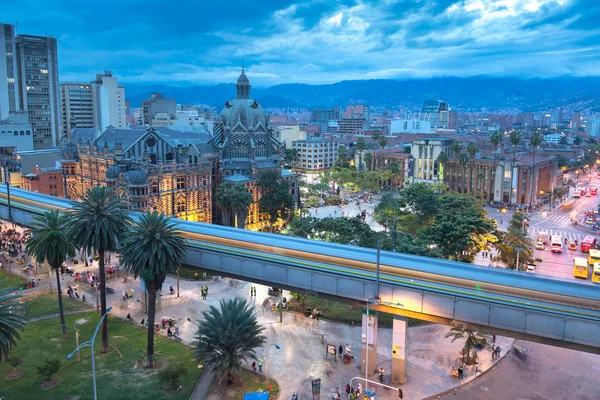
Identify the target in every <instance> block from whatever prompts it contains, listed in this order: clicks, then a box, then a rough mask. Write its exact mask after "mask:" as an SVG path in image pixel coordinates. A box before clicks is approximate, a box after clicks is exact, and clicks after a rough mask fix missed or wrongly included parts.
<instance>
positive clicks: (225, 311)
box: [194, 298, 267, 379]
mask: <svg viewBox="0 0 600 400" xmlns="http://www.w3.org/2000/svg"><path fill="white" fill-rule="evenodd" d="M202 316H203V317H204V320H203V321H201V322H200V324H199V325H200V326H199V328H198V333H197V335H196V336H195V338H196V339H197V340H196V342H195V343H194V345H195V347H196V356H197V357H198V359H199V360H200V361H201V362H202V363H204V364H205V365H207V366H210V367H211V368H212V369H213V370H214V371H215V372H216V373H221V374H223V373H226V374H227V376H228V377H229V378H230V379H231V378H232V377H233V372H234V371H239V370H240V368H241V365H242V361H246V360H247V359H248V358H255V357H256V351H255V349H256V348H257V347H261V346H263V345H264V344H265V342H266V339H267V338H266V337H265V336H264V335H263V334H262V333H263V331H264V328H263V327H261V326H260V325H259V323H258V321H257V319H256V313H255V312H254V307H251V306H250V305H249V304H248V303H247V302H246V300H239V299H237V298H235V299H232V300H221V301H220V309H217V308H216V307H215V306H210V308H209V310H208V311H204V312H203V313H202Z"/></svg>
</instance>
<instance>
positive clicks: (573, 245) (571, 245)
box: [567, 242, 577, 250]
mask: <svg viewBox="0 0 600 400" xmlns="http://www.w3.org/2000/svg"><path fill="white" fill-rule="evenodd" d="M567 247H568V248H569V250H577V243H575V242H569V245H568V246H567Z"/></svg>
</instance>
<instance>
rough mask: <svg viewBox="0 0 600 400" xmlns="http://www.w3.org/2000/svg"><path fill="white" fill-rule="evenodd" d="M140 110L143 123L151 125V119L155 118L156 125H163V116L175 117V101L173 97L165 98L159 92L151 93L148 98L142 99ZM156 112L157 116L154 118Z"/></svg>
mask: <svg viewBox="0 0 600 400" xmlns="http://www.w3.org/2000/svg"><path fill="white" fill-rule="evenodd" d="M142 110H143V113H144V115H143V122H144V125H146V126H152V125H153V123H152V120H155V122H156V123H157V124H158V125H161V126H165V124H164V120H165V118H167V119H169V120H171V119H175V112H176V111H177V102H176V101H175V99H165V98H164V97H163V96H162V94H161V93H153V94H152V97H150V98H149V99H148V100H144V101H142ZM157 114H158V118H156V117H157ZM166 125H169V124H168V123H167V124H166Z"/></svg>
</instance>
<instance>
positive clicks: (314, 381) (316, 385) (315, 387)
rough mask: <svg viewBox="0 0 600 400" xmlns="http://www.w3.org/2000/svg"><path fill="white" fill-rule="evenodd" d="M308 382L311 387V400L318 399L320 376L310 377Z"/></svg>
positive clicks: (319, 396)
mask: <svg viewBox="0 0 600 400" xmlns="http://www.w3.org/2000/svg"><path fill="white" fill-rule="evenodd" d="M310 384H311V387H312V395H313V400H318V399H320V398H321V378H315V379H311V380H310Z"/></svg>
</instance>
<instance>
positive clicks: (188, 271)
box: [171, 266, 214, 280]
mask: <svg viewBox="0 0 600 400" xmlns="http://www.w3.org/2000/svg"><path fill="white" fill-rule="evenodd" d="M194 273H198V280H206V279H210V278H211V277H212V274H214V272H212V271H208V270H204V269H201V268H192V267H186V266H183V267H180V268H179V276H180V277H181V278H184V279H190V280H195V279H196V278H195V276H194ZM204 273H206V278H204V275H203V274H204ZM171 275H172V276H177V274H171Z"/></svg>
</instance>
